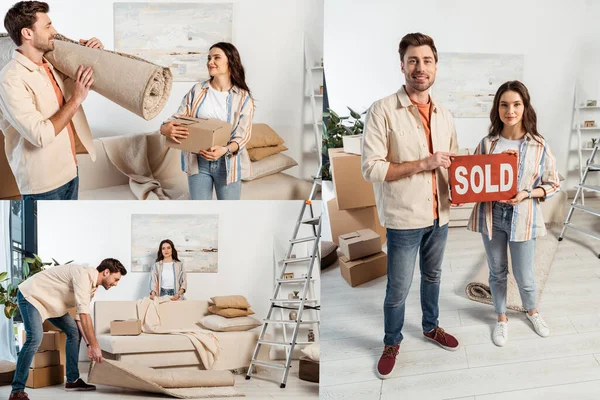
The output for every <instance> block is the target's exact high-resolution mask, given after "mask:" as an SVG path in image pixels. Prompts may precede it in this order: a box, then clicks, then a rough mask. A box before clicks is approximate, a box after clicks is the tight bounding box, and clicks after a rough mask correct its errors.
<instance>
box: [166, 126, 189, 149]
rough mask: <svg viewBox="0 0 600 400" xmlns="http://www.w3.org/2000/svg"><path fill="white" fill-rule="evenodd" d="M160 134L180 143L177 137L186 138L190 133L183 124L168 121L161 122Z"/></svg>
mask: <svg viewBox="0 0 600 400" xmlns="http://www.w3.org/2000/svg"><path fill="white" fill-rule="evenodd" d="M160 133H161V135H164V136H166V137H168V138H169V139H171V140H172V141H174V142H175V143H179V144H181V142H180V141H179V139H186V138H187V137H188V135H189V134H190V133H189V132H188V129H187V128H186V127H185V126H181V124H180V123H178V122H174V121H169V122H167V123H166V124H162V125H161V127H160Z"/></svg>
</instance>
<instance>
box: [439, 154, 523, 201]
mask: <svg viewBox="0 0 600 400" xmlns="http://www.w3.org/2000/svg"><path fill="white" fill-rule="evenodd" d="M450 192H451V193H452V203H453V204H460V203H473V202H482V201H497V200H508V199H512V198H513V197H514V196H515V195H516V194H517V156H516V155H512V154H482V155H475V156H456V157H454V159H453V161H452V165H450Z"/></svg>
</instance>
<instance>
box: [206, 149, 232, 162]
mask: <svg viewBox="0 0 600 400" xmlns="http://www.w3.org/2000/svg"><path fill="white" fill-rule="evenodd" d="M225 153H227V147H225V146H213V147H211V148H210V149H208V150H200V156H202V158H204V159H205V160H208V161H216V160H218V159H219V158H221V157H223V155H225Z"/></svg>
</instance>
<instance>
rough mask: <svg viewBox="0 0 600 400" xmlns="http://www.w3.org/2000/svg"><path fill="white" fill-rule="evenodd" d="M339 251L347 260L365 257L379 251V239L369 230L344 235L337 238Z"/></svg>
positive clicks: (376, 234)
mask: <svg viewBox="0 0 600 400" xmlns="http://www.w3.org/2000/svg"><path fill="white" fill-rule="evenodd" d="M339 241H340V251H341V252H342V253H344V255H345V256H346V258H348V260H356V259H357V258H363V257H367V256H370V255H373V254H376V253H379V252H380V251H381V237H380V235H379V234H378V233H375V232H374V231H373V230H371V229H360V230H357V231H354V232H348V233H344V234H343V235H340V237H339Z"/></svg>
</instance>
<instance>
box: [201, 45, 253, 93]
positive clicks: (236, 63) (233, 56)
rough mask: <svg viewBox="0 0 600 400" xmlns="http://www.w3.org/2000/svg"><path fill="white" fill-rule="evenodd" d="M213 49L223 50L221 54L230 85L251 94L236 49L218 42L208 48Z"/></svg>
mask: <svg viewBox="0 0 600 400" xmlns="http://www.w3.org/2000/svg"><path fill="white" fill-rule="evenodd" d="M215 47H216V48H218V49H221V50H223V53H225V56H226V57H227V62H228V64H229V73H230V75H231V78H230V79H231V83H232V84H233V85H235V86H237V87H239V88H240V89H243V90H245V91H246V92H248V94H251V93H250V88H248V85H247V84H246V72H245V71H244V66H243V65H242V59H241V58H240V53H238V50H237V49H236V47H235V46H234V45H232V44H231V43H227V42H219V43H215V44H213V45H212V46H210V50H212V49H213V48H215ZM210 79H211V80H212V79H213V78H212V77H211V78H210Z"/></svg>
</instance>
